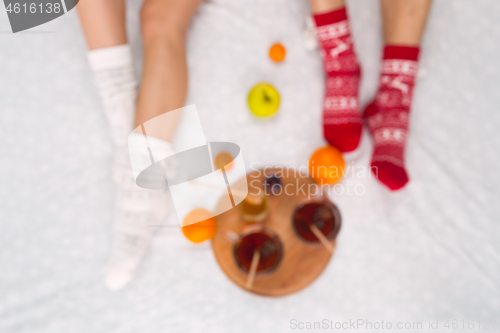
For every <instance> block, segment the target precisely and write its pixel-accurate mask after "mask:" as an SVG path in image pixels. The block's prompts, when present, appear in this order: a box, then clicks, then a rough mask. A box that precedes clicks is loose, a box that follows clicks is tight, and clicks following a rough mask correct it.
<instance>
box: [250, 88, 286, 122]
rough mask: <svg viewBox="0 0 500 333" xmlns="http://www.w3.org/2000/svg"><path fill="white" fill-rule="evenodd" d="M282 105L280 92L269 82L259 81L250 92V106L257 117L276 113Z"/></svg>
mask: <svg viewBox="0 0 500 333" xmlns="http://www.w3.org/2000/svg"><path fill="white" fill-rule="evenodd" d="M279 106H280V94H279V93H278V91H277V90H276V89H275V88H274V87H273V86H272V85H270V84H269V83H259V84H257V85H256V86H255V87H253V88H252V90H250V93H249V94H248V107H249V108H250V111H251V112H252V113H253V114H254V115H255V116H257V117H260V118H266V117H270V116H272V115H274V114H275V113H276V112H277V111H278V108H279Z"/></svg>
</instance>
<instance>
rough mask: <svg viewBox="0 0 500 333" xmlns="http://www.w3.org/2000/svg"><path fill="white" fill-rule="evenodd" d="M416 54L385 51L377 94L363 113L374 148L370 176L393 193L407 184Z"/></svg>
mask: <svg viewBox="0 0 500 333" xmlns="http://www.w3.org/2000/svg"><path fill="white" fill-rule="evenodd" d="M419 52H420V49H419V48H418V47H406V46H394V45H389V46H386V47H385V49H384V57H383V61H382V72H381V75H380V83H379V84H380V86H379V90H378V92H377V95H376V97H375V100H374V101H373V102H372V103H371V104H370V105H368V107H367V108H366V110H365V112H364V117H365V119H366V121H367V123H368V129H369V130H370V133H371V135H372V137H373V141H374V145H375V147H374V151H373V156H372V161H371V169H372V172H373V173H374V174H375V176H377V178H378V179H379V180H380V181H381V182H382V183H383V184H385V185H386V186H387V187H389V188H390V189H391V190H393V191H395V190H398V189H400V188H402V187H403V186H405V185H406V183H408V181H409V178H408V173H407V172H406V170H405V162H404V153H405V147H406V139H407V137H408V122H409V117H410V108H411V102H412V97H413V88H414V86H415V78H416V75H417V70H418V55H419Z"/></svg>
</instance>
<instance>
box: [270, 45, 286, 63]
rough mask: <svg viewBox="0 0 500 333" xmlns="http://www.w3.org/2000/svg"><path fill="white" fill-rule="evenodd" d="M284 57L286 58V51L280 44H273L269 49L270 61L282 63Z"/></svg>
mask: <svg viewBox="0 0 500 333" xmlns="http://www.w3.org/2000/svg"><path fill="white" fill-rule="evenodd" d="M285 56H286V49H285V47H284V46H283V45H282V44H280V43H276V44H274V45H273V46H271V48H270V49H269V57H270V58H271V60H273V61H275V62H282V61H283V60H284V59H285Z"/></svg>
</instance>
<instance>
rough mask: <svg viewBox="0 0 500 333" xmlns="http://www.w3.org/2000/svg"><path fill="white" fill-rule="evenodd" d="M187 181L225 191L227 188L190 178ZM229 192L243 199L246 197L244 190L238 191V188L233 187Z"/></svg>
mask: <svg viewBox="0 0 500 333" xmlns="http://www.w3.org/2000/svg"><path fill="white" fill-rule="evenodd" d="M189 182H190V183H192V184H194V185H199V186H204V187H208V188H211V189H214V190H219V191H224V192H227V188H226V187H221V186H217V185H212V184H208V183H204V182H200V181H198V180H190V181H189ZM231 194H232V195H233V196H236V197H240V198H243V199H244V198H246V196H247V194H246V193H245V192H243V191H239V190H235V189H231Z"/></svg>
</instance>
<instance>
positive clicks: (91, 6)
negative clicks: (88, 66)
mask: <svg viewBox="0 0 500 333" xmlns="http://www.w3.org/2000/svg"><path fill="white" fill-rule="evenodd" d="M76 8H77V10H78V16H79V17H80V23H81V25H82V28H83V31H84V33H85V38H86V40H87V45H88V47H89V49H90V50H95V49H101V48H105V47H110V46H116V45H123V44H126V43H127V32H126V28H125V0H105V1H102V0H85V1H81V2H80V3H79V4H78V6H77V7H76Z"/></svg>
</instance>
